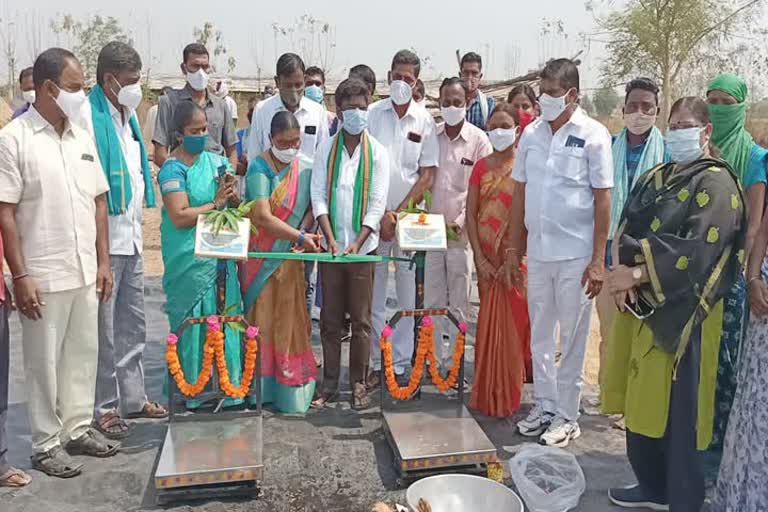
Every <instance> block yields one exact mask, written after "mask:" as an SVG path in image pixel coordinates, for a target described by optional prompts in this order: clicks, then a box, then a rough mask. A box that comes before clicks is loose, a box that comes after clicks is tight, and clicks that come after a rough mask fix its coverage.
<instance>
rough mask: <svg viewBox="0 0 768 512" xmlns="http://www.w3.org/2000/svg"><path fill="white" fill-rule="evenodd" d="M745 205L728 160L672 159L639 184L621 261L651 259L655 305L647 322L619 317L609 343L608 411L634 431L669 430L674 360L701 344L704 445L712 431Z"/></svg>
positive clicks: (629, 208) (647, 294) (646, 292)
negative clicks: (724, 322)
mask: <svg viewBox="0 0 768 512" xmlns="http://www.w3.org/2000/svg"><path fill="white" fill-rule="evenodd" d="M745 211H746V210H745V205H744V199H743V195H742V192H741V188H740V187H739V185H738V182H737V180H736V178H735V176H734V175H733V174H732V173H731V171H730V168H729V167H728V165H727V164H726V163H724V162H722V161H719V160H712V159H702V160H698V161H696V162H694V163H692V164H690V165H688V166H679V165H677V164H675V163H670V164H665V165H661V166H659V167H657V168H656V169H654V170H653V171H651V172H649V173H648V174H647V175H646V177H645V178H644V179H643V180H642V181H641V182H640V183H638V184H637V186H636V187H635V188H634V189H633V191H632V194H631V195H630V198H629V200H628V202H627V205H626V208H625V210H624V213H623V215H622V221H621V224H620V227H619V231H618V232H617V237H616V240H618V241H619V247H618V254H619V261H620V263H621V264H623V265H628V266H635V265H639V264H643V263H644V264H646V266H647V268H648V276H649V280H650V282H649V283H648V284H646V285H643V286H641V287H640V289H639V293H640V295H641V296H642V297H643V298H644V299H646V300H647V301H648V302H649V303H651V304H652V305H653V306H654V308H655V312H654V313H653V315H651V316H650V317H648V318H647V319H645V320H644V321H642V322H641V321H636V319H634V317H630V316H629V315H628V314H627V313H624V314H619V315H618V316H617V320H616V322H615V325H614V328H613V335H612V336H611V338H610V339H609V340H608V347H607V348H606V359H607V364H606V369H605V372H606V375H605V385H604V386H603V389H602V390H601V393H602V404H603V409H604V412H606V413H624V414H625V418H626V424H627V428H628V429H629V430H630V431H632V432H635V433H638V434H642V435H645V436H647V437H651V438H660V437H663V436H664V433H665V430H666V425H667V417H668V413H669V403H670V390H671V389H672V385H673V380H674V378H675V375H676V371H677V364H678V363H679V361H680V360H681V358H682V356H683V355H684V354H685V353H686V351H687V349H688V347H689V345H690V344H693V343H695V344H697V345H700V347H701V348H700V354H701V361H700V365H699V388H698V406H697V411H698V412H697V418H692V419H691V421H693V422H694V423H696V424H697V431H696V433H697V447H698V448H699V449H700V450H703V449H706V448H707V446H708V445H709V443H710V441H711V438H712V425H713V415H714V391H715V379H716V373H717V354H718V350H719V347H720V339H719V338H720V335H721V333H722V318H723V298H724V297H725V295H726V294H727V293H728V291H729V290H730V289H731V287H732V286H733V284H734V282H735V280H736V278H737V276H738V274H739V273H740V272H741V268H742V263H743V259H744V249H743V248H744V230H745V229H746V218H745Z"/></svg>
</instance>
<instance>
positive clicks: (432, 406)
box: [381, 214, 497, 485]
mask: <svg viewBox="0 0 768 512" xmlns="http://www.w3.org/2000/svg"><path fill="white" fill-rule="evenodd" d="M424 217H426V218H424ZM397 235H398V242H399V243H400V247H401V249H402V250H403V251H414V252H415V256H414V259H413V263H414V264H415V266H416V269H415V277H416V304H415V306H416V309H414V310H406V311H399V312H397V313H395V315H394V316H393V317H392V318H391V319H390V321H389V324H388V325H390V326H391V327H394V326H395V325H396V324H397V323H398V322H399V321H400V320H402V319H403V318H407V317H414V320H415V321H414V324H415V325H414V337H415V338H416V339H418V329H419V323H420V319H421V318H422V317H424V316H444V317H446V318H448V319H449V320H450V321H451V323H453V324H454V325H455V326H456V328H457V331H458V328H459V321H458V320H457V319H456V318H455V317H454V315H453V314H451V312H450V311H448V310H447V309H424V266H425V259H426V252H428V251H442V252H445V251H446V250H447V240H446V233H445V222H444V220H443V217H442V215H426V216H422V218H421V219H419V215H418V214H410V215H407V216H405V217H404V218H402V219H400V221H399V222H398V233H397ZM417 345H418V344H417V343H414V352H415V350H416V347H417ZM414 359H415V355H414ZM383 360H384V358H383V354H382V361H383ZM460 365H461V366H460V368H459V375H458V381H457V382H458V383H459V386H458V393H457V396H456V398H455V399H451V398H449V397H446V396H443V395H437V396H433V395H429V396H426V395H425V396H422V391H421V390H419V391H418V392H417V393H416V395H415V397H414V398H415V399H412V400H409V401H404V402H399V401H395V400H388V399H387V398H388V393H387V389H386V387H387V386H386V382H385V380H384V379H383V378H382V383H381V415H382V424H383V429H384V433H385V436H386V439H387V442H388V443H389V445H390V447H391V449H392V453H393V455H394V459H395V466H396V470H397V472H398V475H399V479H398V485H403V484H405V483H407V482H408V481H411V480H414V479H418V478H421V477H424V476H428V475H432V474H435V473H441V472H470V473H484V472H486V471H487V468H488V465H489V464H493V463H496V462H497V457H496V448H495V447H494V445H493V443H491V441H490V439H488V436H487V435H486V434H485V432H483V429H482V428H480V425H478V423H477V421H475V419H474V418H473V417H472V415H471V414H470V412H469V410H468V409H467V408H466V407H465V406H464V385H463V383H464V354H463V353H462V355H461V360H460ZM425 374H427V372H426V371H425Z"/></svg>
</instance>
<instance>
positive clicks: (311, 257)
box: [248, 252, 411, 263]
mask: <svg viewBox="0 0 768 512" xmlns="http://www.w3.org/2000/svg"><path fill="white" fill-rule="evenodd" d="M248 257H249V258H254V259H265V260H302V261H319V262H321V263H378V262H380V261H406V262H410V261H411V259H410V258H398V257H392V256H370V255H367V254H337V255H336V256H334V255H333V254H330V253H327V252H315V253H304V252H249V253H248Z"/></svg>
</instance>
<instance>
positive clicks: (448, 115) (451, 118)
mask: <svg viewBox="0 0 768 512" xmlns="http://www.w3.org/2000/svg"><path fill="white" fill-rule="evenodd" d="M440 114H441V115H442V116H443V121H445V124H447V125H448V126H456V125H458V124H461V122H462V121H464V119H465V118H466V117H467V107H442V108H441V109H440Z"/></svg>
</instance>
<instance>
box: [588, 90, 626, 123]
mask: <svg viewBox="0 0 768 512" xmlns="http://www.w3.org/2000/svg"><path fill="white" fill-rule="evenodd" d="M620 100H621V98H619V95H618V94H616V90H615V89H614V88H613V87H603V88H602V89H598V90H596V91H595V94H594V95H593V97H592V103H593V104H594V108H595V113H596V114H597V115H598V116H599V117H609V116H610V115H611V114H613V111H614V110H616V107H617V106H618V105H619V101H620Z"/></svg>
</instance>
